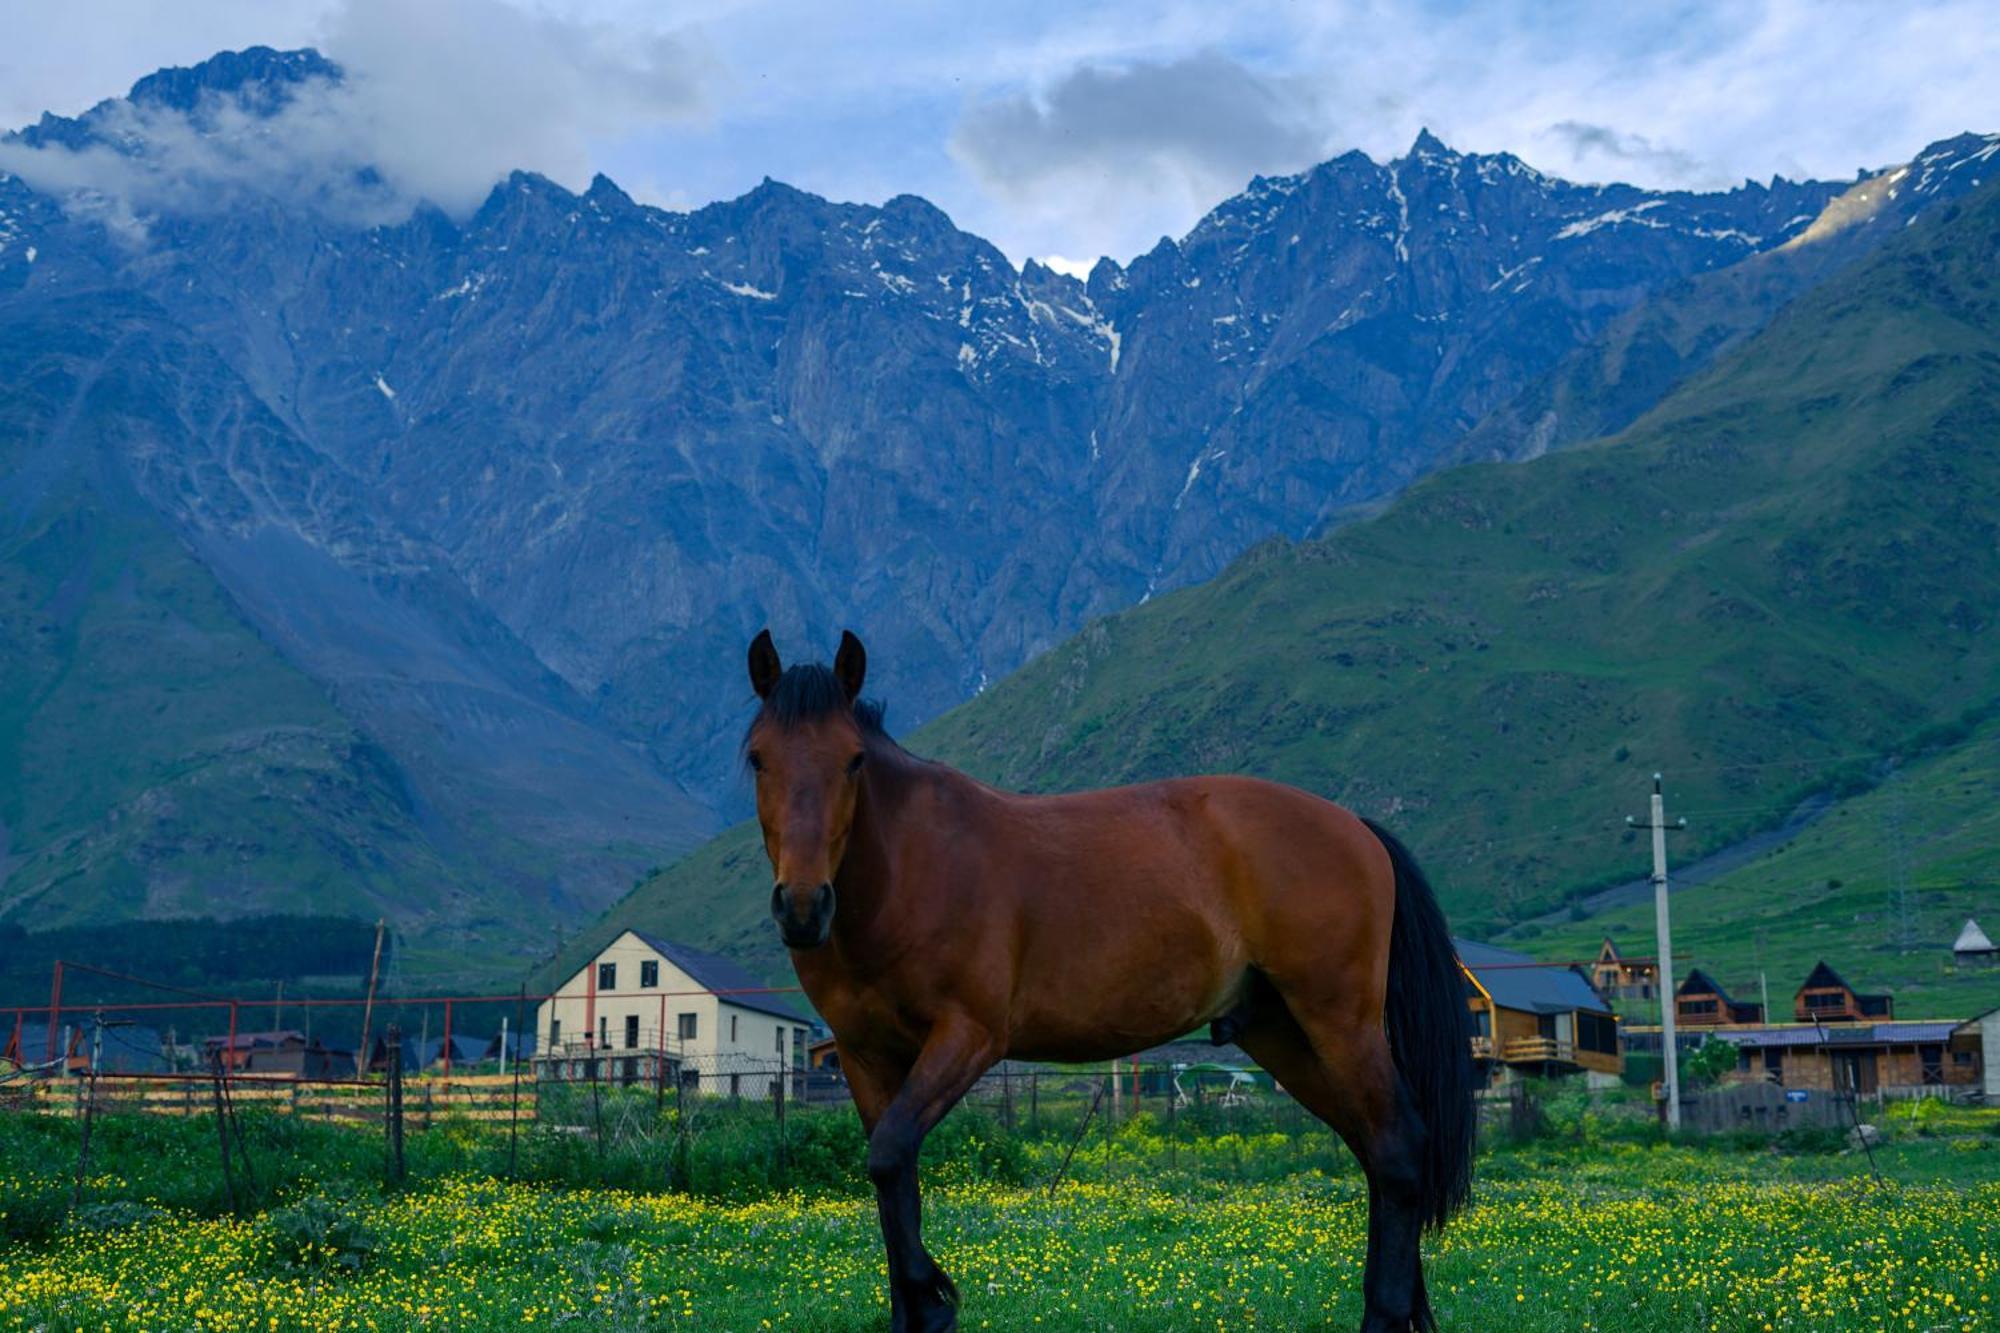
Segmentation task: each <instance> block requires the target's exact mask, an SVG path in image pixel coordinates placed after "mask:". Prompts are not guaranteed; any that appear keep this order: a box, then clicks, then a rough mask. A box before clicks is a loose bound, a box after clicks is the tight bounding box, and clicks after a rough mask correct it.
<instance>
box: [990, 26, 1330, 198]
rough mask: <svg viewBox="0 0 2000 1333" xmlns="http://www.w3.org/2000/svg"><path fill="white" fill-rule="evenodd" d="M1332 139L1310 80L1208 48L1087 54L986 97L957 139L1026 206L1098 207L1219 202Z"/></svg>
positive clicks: (1002, 189) (997, 188) (998, 186)
mask: <svg viewBox="0 0 2000 1333" xmlns="http://www.w3.org/2000/svg"><path fill="white" fill-rule="evenodd" d="M1325 145H1326V134H1325V133H1324V131H1323V129H1322V128H1321V125H1320V123H1319V109H1318V106H1317V104H1316V102H1315V100H1314V98H1313V97H1312V95H1311V94H1310V93H1309V91H1308V90H1307V88H1306V87H1305V85H1303V84H1301V83H1298V82H1295V81H1292V80H1288V79H1284V78H1277V77H1270V76H1266V75H1260V74H1258V73H1256V72H1254V71H1252V70H1251V69H1249V68H1248V67H1247V66H1245V65H1243V64H1242V63H1240V62H1238V61H1236V60H1233V59H1231V58H1230V57H1228V56H1226V55H1223V54H1221V53H1218V52H1214V51H1205V52H1200V53H1197V54H1194V55H1189V56H1186V57H1183V58H1180V59H1176V60H1168V61H1137V62H1133V63H1129V64H1125V65H1122V66H1106V65H1097V64H1084V65H1079V66H1076V67H1074V68H1072V69H1070V70H1069V71H1067V72H1066V73H1064V74H1062V75H1061V76H1060V77H1059V78H1057V79H1055V80H1054V81H1053V82H1051V83H1050V84H1048V85H1047V86H1046V87H1044V88H1042V89H1041V90H1040V91H1039V92H1027V91H1023V92H1016V93H1013V94H1009V95H1004V96H1000V97H996V98H991V99H988V100H985V101H981V102H977V103H975V104H973V105H972V106H971V107H970V108H969V109H968V110H967V111H966V113H965V115H964V117H963V118H962V119H961V120H960V121H959V123H958V126H957V128H956V129H955V130H954V132H953V134H952V137H951V145H950V146H951V152H952V155H953V156H954V157H955V158H956V159H957V160H958V161H959V162H960V163H961V164H962V165H963V166H964V167H965V168H966V169H967V170H968V171H970V172H971V173H972V174H973V175H974V177H975V178H976V179H977V180H978V181H979V182H980V183H981V184H982V185H983V186H985V187H986V188H988V189H990V190H992V191H994V192H995V193H997V194H999V195H1001V196H1003V197H1004V198H1006V199H1007V200H1008V201H1009V202H1010V203H1011V204H1013V205H1015V206H1016V207H1020V208H1026V209H1029V210H1034V209H1037V208H1050V207H1053V208H1059V209H1061V210H1062V211H1065V212H1070V213H1073V214H1076V215H1079V216H1088V215H1089V214H1090V213H1092V212H1102V211H1104V210H1107V209H1108V210H1110V211H1112V212H1121V211H1130V210H1131V209H1133V208H1134V207H1135V206H1137V207H1144V206H1145V205H1146V201H1147V200H1148V198H1149V197H1151V198H1154V199H1157V198H1158V197H1160V196H1166V197H1168V198H1170V199H1174V200H1177V201H1194V202H1196V203H1197V204H1198V205H1207V204H1212V203H1214V202H1215V201H1216V200H1217V199H1219V198H1222V197H1223V196H1225V195H1227V194H1230V193H1233V192H1234V191H1236V190H1238V189H1240V188H1242V186H1243V185H1244V184H1245V183H1246V182H1247V181H1248V180H1249V179H1250V177H1252V176H1253V175H1256V174H1257V173H1259V172H1281V171H1291V170H1295V169H1297V168H1300V167H1303V166H1306V165H1308V164H1310V163H1311V162H1312V161H1314V160H1315V159H1316V158H1317V157H1318V156H1319V155H1320V154H1321V153H1322V151H1323V149H1324V148H1325ZM1177 211H1178V210H1177Z"/></svg>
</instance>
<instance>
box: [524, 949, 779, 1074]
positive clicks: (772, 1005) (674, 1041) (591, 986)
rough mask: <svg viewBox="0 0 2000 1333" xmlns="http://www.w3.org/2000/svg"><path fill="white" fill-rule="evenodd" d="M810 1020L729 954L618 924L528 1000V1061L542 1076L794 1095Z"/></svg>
mask: <svg viewBox="0 0 2000 1333" xmlns="http://www.w3.org/2000/svg"><path fill="white" fill-rule="evenodd" d="M812 1027H813V1025H812V1021H811V1020H810V1019H808V1018H807V1017H806V1016H805V1014H804V1013H803V1012H802V1011H801V1010H800V1009H799V1008H798V1007H797V1006H795V1005H794V1004H793V1003H792V1001H791V1000H790V999H789V998H787V997H786V996H784V995H782V994H778V993H776V992H775V991H774V989H773V988H772V987H769V986H767V985H765V983H763V982H762V981H759V980H758V979H757V978H756V977H753V976H751V975H750V973H748V972H746V971H744V970H743V968H741V967H739V966H738V965H737V964H735V963H733V962H731V961H729V960H728V959H727V958H723V957H720V956H718V955H716V954H712V953H706V952H704V951H702V950H700V949H696V948H693V947H691V946H689V945H685V944H680V943H677V942H675V941H672V940H667V939H662V938H661V937H659V936H657V935H650V934H647V933H645V932H643V931H638V930H623V931H620V932H619V933H618V935H617V937H616V938H615V939H613V940H612V941H611V942H610V943H609V944H607V945H605V946H604V947H603V948H602V949H600V950H599V951H598V952H597V954H596V955H595V956H593V957H592V958H591V959H590V961H589V962H587V963H585V964H584V965H583V966H582V967H580V968H578V969H577V970H576V972H575V973H574V974H573V975H571V976H570V977H569V978H568V979H567V980H565V981H564V982H563V984H562V985H561V986H559V987H557V988H556V990H555V993H554V994H552V995H551V996H550V997H549V998H548V999H546V1000H544V1001H543V1002H542V1003H541V1004H540V1005H539V1006H538V1007H537V1008H536V1010H535V1047H536V1055H535V1064H536V1067H537V1070H538V1071H539V1073H540V1075H541V1077H543V1078H558V1079H586V1080H587V1079H590V1078H593V1077H596V1078H603V1079H606V1080H608V1081H612V1082H618V1083H653V1082H661V1083H663V1084H665V1085H667V1086H678V1087H680V1088H682V1089H684V1090H685V1091H687V1092H691V1093H704V1094H710V1095H717V1096H730V1097H770V1096H772V1095H774V1094H775V1093H776V1092H777V1091H778V1089H779V1086H780V1085H781V1084H783V1085H785V1090H786V1092H787V1094H788V1095H791V1096H797V1095H799V1094H800V1093H801V1092H802V1091H803V1087H804V1083H805V1071H806V1052H807V1047H808V1045H809V1044H810V1042H811V1040H812V1036H813V1032H812Z"/></svg>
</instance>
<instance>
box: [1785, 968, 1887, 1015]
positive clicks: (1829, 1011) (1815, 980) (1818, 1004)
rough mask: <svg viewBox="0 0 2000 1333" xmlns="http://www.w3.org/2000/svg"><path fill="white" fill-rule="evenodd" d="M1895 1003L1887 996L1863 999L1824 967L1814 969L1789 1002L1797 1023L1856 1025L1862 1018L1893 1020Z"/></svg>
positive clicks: (1864, 997) (1831, 970)
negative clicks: (1814, 1022)
mask: <svg viewBox="0 0 2000 1333" xmlns="http://www.w3.org/2000/svg"><path fill="white" fill-rule="evenodd" d="M1895 1016H1896V1001H1895V998H1894V997H1893V996H1889V995H1864V994H1862V993H1860V992H1859V991H1856V990H1855V989H1854V987H1852V986H1850V985H1848V984H1847V982H1846V981H1845V980H1843V979H1842V977H1841V975H1840V973H1838V972H1836V971H1834V970H1833V969H1832V968H1831V967H1829V966H1827V963H1826V960H1825V959H1824V958H1822V959H1820V961H1819V962H1818V963H1817V964H1816V965H1814V967H1813V970H1812V972H1811V973H1810V974H1809V975H1808V976H1807V977H1806V980H1805V984H1804V985H1803V986H1800V987H1799V991H1798V994H1797V995H1795V996H1794V997H1793V998H1792V1017H1793V1018H1795V1019H1797V1020H1798V1021H1799V1022H1801V1023H1810V1022H1813V1021H1814V1020H1818V1021H1819V1022H1822V1023H1858V1022H1860V1021H1861V1020H1862V1019H1864V1018H1894V1017H1895Z"/></svg>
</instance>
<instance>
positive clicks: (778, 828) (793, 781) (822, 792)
mask: <svg viewBox="0 0 2000 1333" xmlns="http://www.w3.org/2000/svg"><path fill="white" fill-rule="evenodd" d="M867 670H868V654H867V652H866V651H865V650H863V648H862V647H861V640H859V639H857V638H855V637H854V635H852V634H850V633H842V634H841V636H840V651H839V652H838V653H837V654H835V655H834V659H833V669H832V670H831V671H829V670H828V669H827V668H825V667H823V666H817V665H815V666H795V667H792V668H791V669H790V670H786V669H785V667H784V666H783V665H782V664H781V663H780V662H779V661H778V650H777V648H776V647H774V646H773V645H772V643H771V631H769V630H765V631H763V632H762V633H760V634H759V635H758V636H757V637H756V639H755V640H754V641H753V642H752V643H751V645H750V685H751V687H752V688H753V689H755V690H756V691H757V697H758V698H759V699H762V700H763V701H764V705H763V707H762V708H760V709H759V710H758V712H757V718H756V720H755V721H754V722H752V723H751V724H750V732H749V735H748V736H746V737H745V739H744V747H743V748H744V758H745V760H746V761H747V762H748V763H749V765H750V769H751V771H752V773H753V774H754V775H755V777H756V781H757V822H758V823H759V824H761V825H762V826H763V829H764V852H765V854H766V855H767V856H769V857H770V858H771V870H772V872H773V875H774V877H775V878H774V883H773V884H772V887H771V915H772V917H773V918H775V919H776V920H777V923H778V933H779V934H780V935H782V936H783V937H784V941H785V944H786V946H787V947H788V948H793V949H815V948H818V947H819V946H820V945H822V944H825V943H826V940H827V936H828V934H829V933H830V932H831V931H832V929H833V910H834V899H833V877H834V875H835V873H836V872H838V871H839V869H840V860H841V857H842V856H844V855H845V854H846V852H847V836H848V833H849V832H850V831H851V830H852V828H853V826H854V806H855V800H856V796H857V793H858V791H859V788H860V779H861V767H862V765H863V764H864V763H865V762H866V761H867V748H866V745H865V743H864V742H865V740H866V732H865V730H864V728H863V725H862V722H861V720H860V718H858V717H857V716H856V713H855V706H854V705H855V700H856V699H858V698H859V697H860V695H861V681H862V677H863V676H864V675H865V674H866V673H867Z"/></svg>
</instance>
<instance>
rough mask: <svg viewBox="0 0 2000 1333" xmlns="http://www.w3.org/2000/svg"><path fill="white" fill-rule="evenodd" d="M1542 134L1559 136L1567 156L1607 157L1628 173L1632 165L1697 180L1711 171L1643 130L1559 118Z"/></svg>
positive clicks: (1663, 176)
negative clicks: (1633, 131) (1620, 129)
mask: <svg viewBox="0 0 2000 1333" xmlns="http://www.w3.org/2000/svg"><path fill="white" fill-rule="evenodd" d="M1543 134H1544V135H1545V136H1548V137H1552V138H1555V139H1557V140H1559V141H1560V142H1561V143H1562V144H1563V146H1564V147H1565V149H1566V150H1567V153H1568V156H1569V158H1570V160H1572V161H1575V162H1578V163H1584V162H1590V161H1592V160H1594V159H1599V158H1604V159H1609V160H1610V161H1612V162H1613V163H1616V164H1618V168H1617V169H1619V170H1622V171H1624V172H1626V173H1628V174H1629V173H1631V172H1632V171H1634V170H1635V169H1636V170H1637V171H1638V172H1640V173H1641V174H1643V175H1645V176H1646V177H1648V178H1649V179H1653V180H1656V181H1677V182H1687V183H1690V184H1698V183H1702V182H1705V181H1707V180H1710V179H1712V177H1713V175H1714V173H1713V171H1712V170H1711V169H1710V168H1708V167H1707V166H1706V165H1704V164H1703V162H1702V161H1701V159H1699V158H1697V157H1696V156H1695V155H1694V154H1692V153H1688V152H1684V151H1682V150H1681V149H1678V148H1669V147H1667V146H1666V145H1664V144H1656V143H1654V142H1653V141H1652V140H1651V139H1649V138H1647V137H1646V136H1645V135H1643V134H1633V133H1621V132H1619V131H1618V130H1615V129H1612V128H1611V127H1610V126H1609V125H1592V124H1590V123H1588V122H1587V121H1581V120H1561V121H1557V122H1556V123H1555V124H1553V125H1551V126H1549V127H1548V129H1546V130H1544V131H1543Z"/></svg>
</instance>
